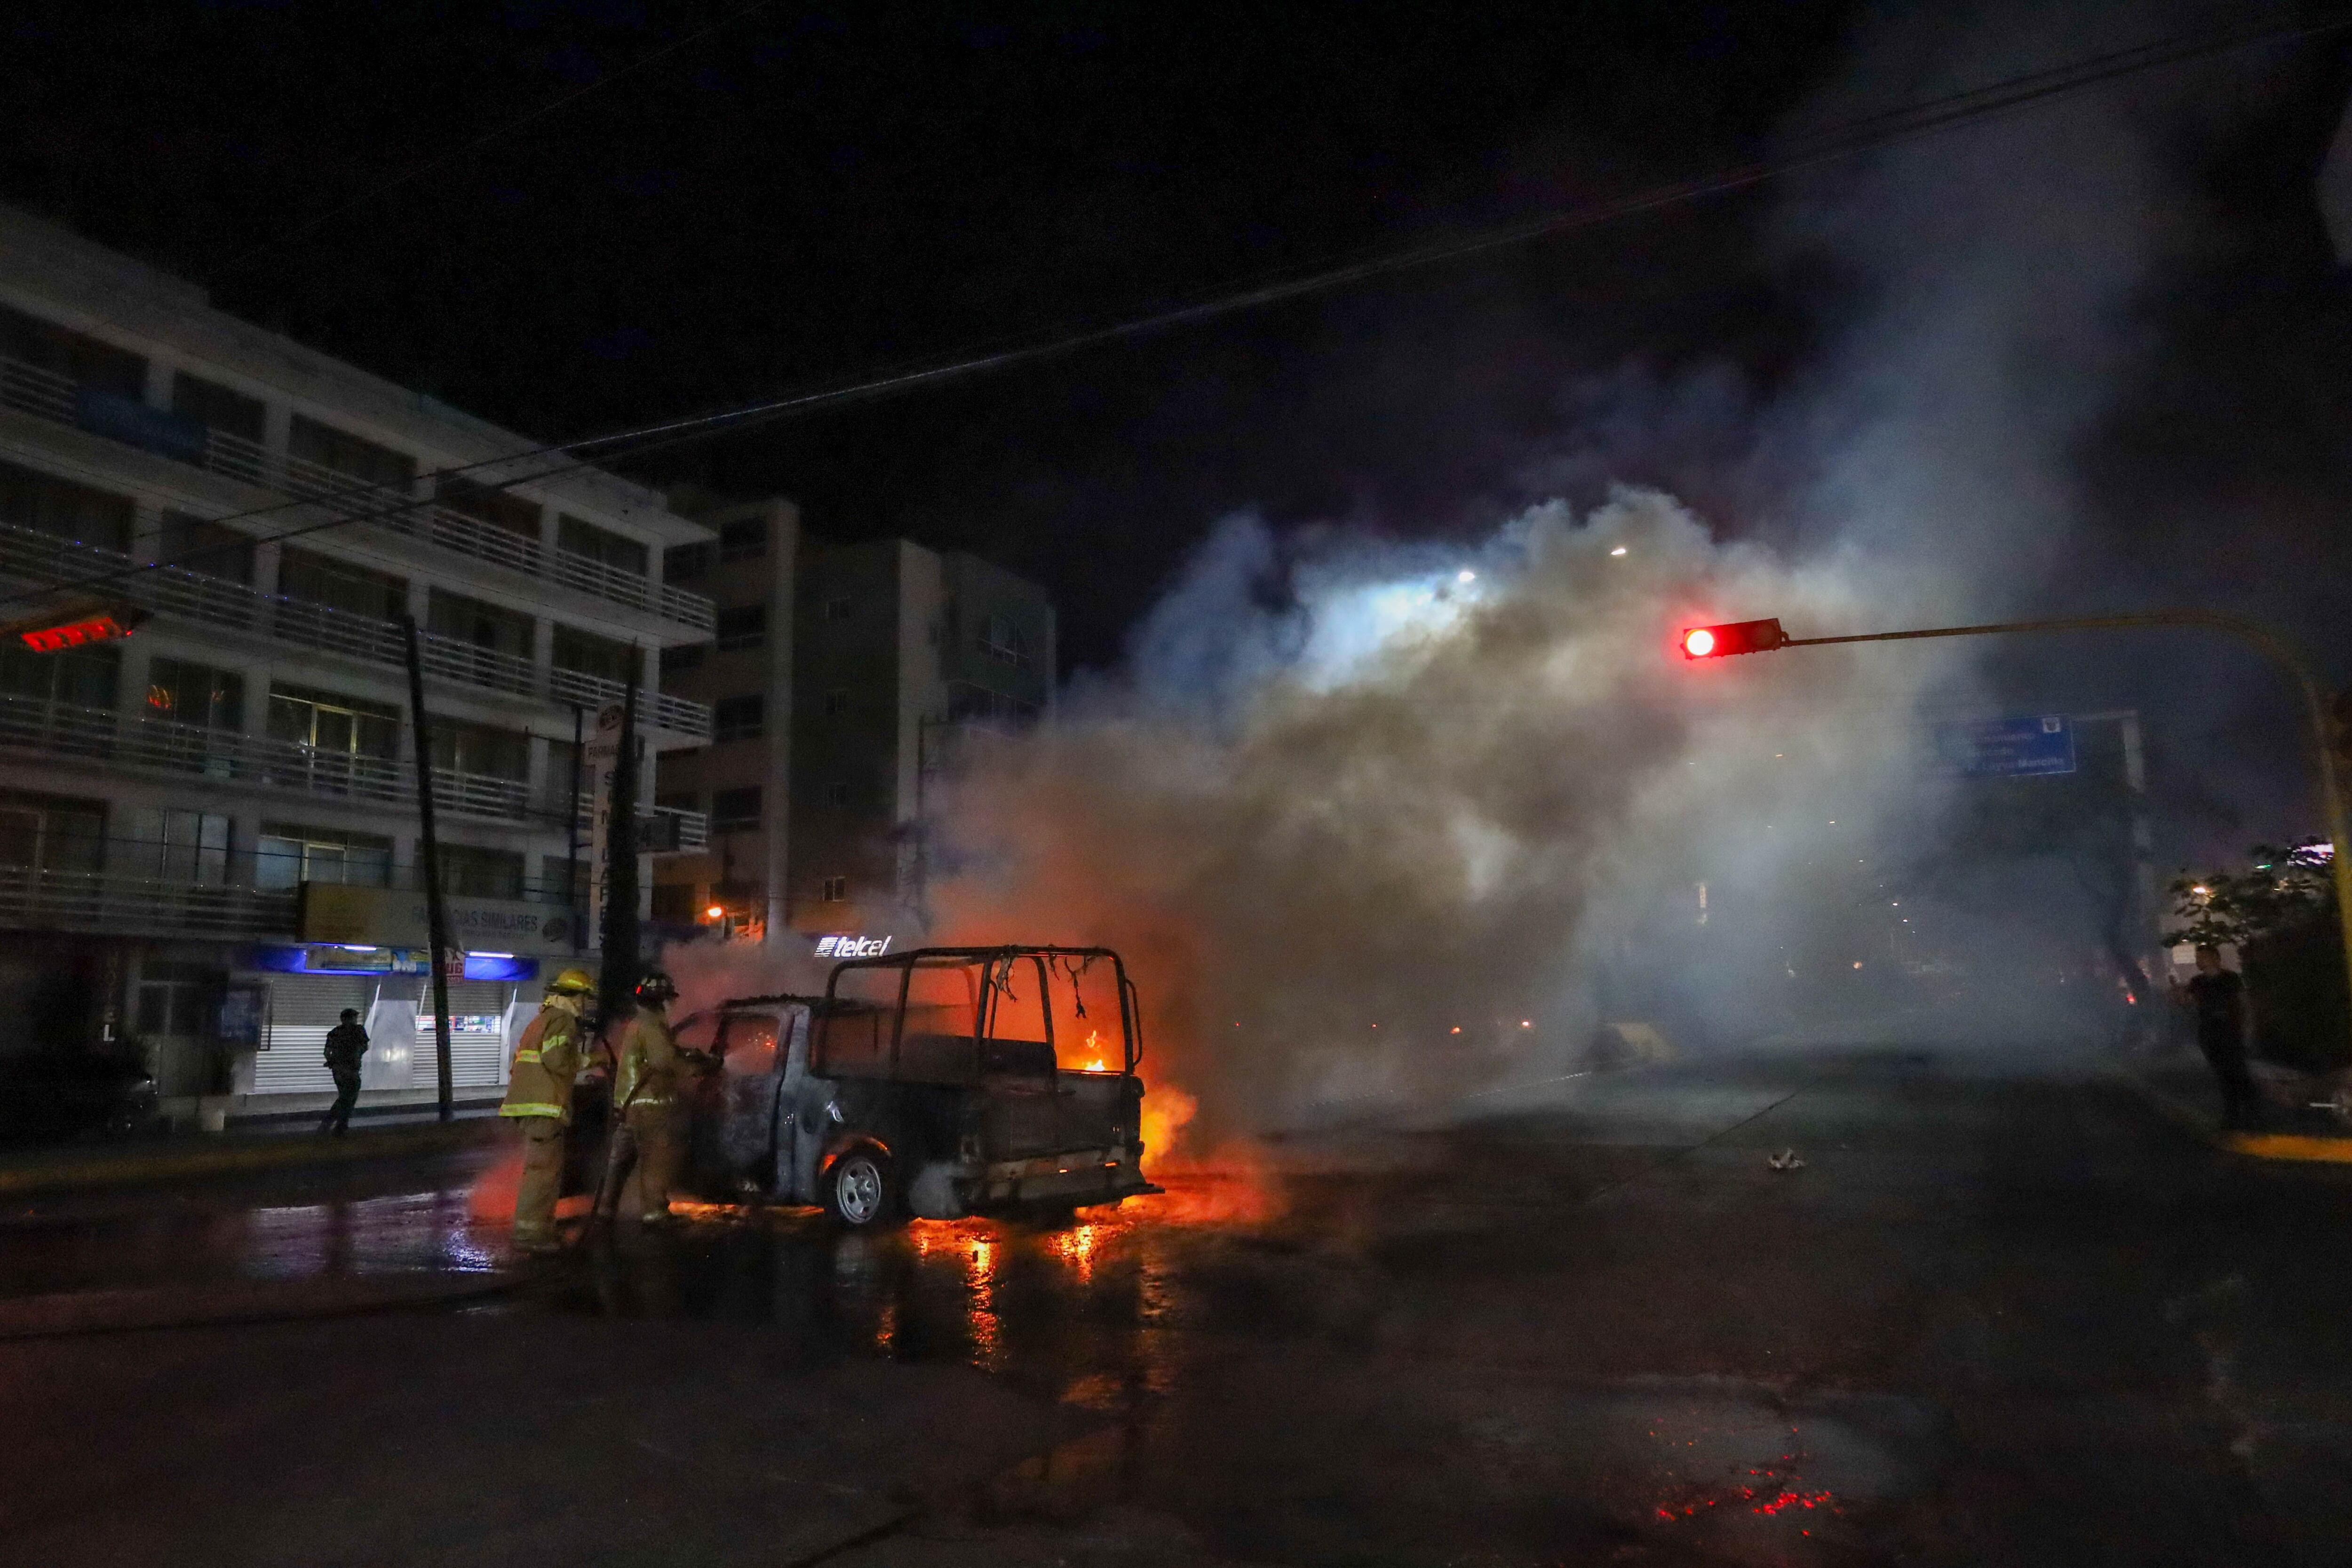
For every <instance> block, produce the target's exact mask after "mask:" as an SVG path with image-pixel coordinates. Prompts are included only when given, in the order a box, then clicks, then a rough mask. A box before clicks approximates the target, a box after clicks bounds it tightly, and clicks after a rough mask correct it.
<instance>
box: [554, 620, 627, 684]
mask: <svg viewBox="0 0 2352 1568" xmlns="http://www.w3.org/2000/svg"><path fill="white" fill-rule="evenodd" d="M629 656H630V648H629V645H628V644H626V643H625V642H614V640H613V639H612V638H611V637H598V636H596V635H595V634H594V633H593V632H583V631H581V630H579V629H577V628H576V627H572V626H561V625H559V626H557V627H556V628H555V668H558V669H570V670H576V671H578V672H579V673H580V674H582V675H594V676H600V677H602V678H603V679H606V680H617V681H622V682H626V681H627V679H629Z"/></svg>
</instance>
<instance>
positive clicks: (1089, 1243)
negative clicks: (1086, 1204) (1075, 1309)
mask: <svg viewBox="0 0 2352 1568" xmlns="http://www.w3.org/2000/svg"><path fill="white" fill-rule="evenodd" d="M1099 1239H1100V1238H1099V1237H1098V1236H1097V1226H1092V1225H1076V1226H1071V1227H1070V1228H1069V1229H1067V1230H1065V1231H1061V1232H1059V1233H1057V1234H1056V1235H1055V1237H1053V1238H1052V1240H1051V1241H1050V1242H1049V1243H1048V1245H1049V1246H1050V1247H1051V1248H1052V1250H1053V1254H1054V1256H1055V1258H1059V1259H1061V1260H1062V1261H1063V1262H1064V1263H1066V1264H1068V1265H1069V1266H1070V1271H1071V1272H1072V1273H1074V1274H1076V1276H1077V1277H1078V1283H1079V1284H1081V1285H1091V1284H1093V1283H1094V1282H1095V1249H1096V1247H1097V1245H1098V1244H1099Z"/></svg>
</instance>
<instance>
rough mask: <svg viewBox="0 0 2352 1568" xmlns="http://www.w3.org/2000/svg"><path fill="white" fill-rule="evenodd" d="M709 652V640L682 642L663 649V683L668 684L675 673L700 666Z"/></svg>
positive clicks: (678, 673)
mask: <svg viewBox="0 0 2352 1568" xmlns="http://www.w3.org/2000/svg"><path fill="white" fill-rule="evenodd" d="M709 652H710V645H709V643H707V642H690V643H680V644H679V645H678V646H677V647H666V648H664V649H662V656H661V668H662V682H663V684H664V685H667V684H668V681H669V678H670V677H671V676H673V675H684V674H685V673H686V672H687V671H688V670H689V669H698V668H701V666H702V660H703V658H704V657H705V656H706V655H708V654H709Z"/></svg>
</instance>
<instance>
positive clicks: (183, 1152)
mask: <svg viewBox="0 0 2352 1568" xmlns="http://www.w3.org/2000/svg"><path fill="white" fill-rule="evenodd" d="M499 1126H500V1123H499V1120H498V1118H497V1117H495V1116H488V1115H476V1116H468V1117H462V1118H460V1119H459V1120H457V1121H451V1122H447V1123H443V1122H440V1121H422V1122H415V1121H403V1122H400V1123H396V1124H394V1125H391V1126H386V1127H382V1128H362V1127H354V1129H353V1130H352V1131H351V1132H350V1133H348V1134H346V1135H345V1136H343V1137H341V1138H328V1137H321V1136H320V1135H319V1134H317V1133H315V1132H304V1133H299V1134H297V1133H293V1132H290V1131H284V1130H280V1131H267V1130H263V1129H257V1130H254V1131H244V1130H240V1131H235V1132H213V1133H190V1134H184V1135H181V1136H178V1137H158V1138H139V1139H130V1138H126V1139H121V1140H119V1141H115V1142H94V1143H69V1144H58V1145H51V1146H49V1147H47V1148H39V1149H24V1150H7V1151H0V1195H7V1196H16V1195H20V1194H27V1193H42V1192H57V1191H62V1190H68V1189H72V1188H77V1187H96V1186H120V1185H125V1184H135V1183H140V1182H164V1181H173V1180H178V1179H180V1178H184V1177H189V1176H214V1175H225V1174H231V1173H237V1172H242V1171H266V1170H281V1169H289V1168H292V1167H296V1166H301V1165H323V1164H341V1163H346V1162H350V1161H355V1160H378V1159H385V1158H392V1157H397V1156H400V1155H404V1154H423V1153H430V1152H435V1151H437V1150H442V1149H457V1148H463V1147H466V1146H467V1145H469V1144H474V1143H480V1142H487V1141H488V1140H490V1139H492V1138H495V1137H496V1136H497V1135H498V1132H499Z"/></svg>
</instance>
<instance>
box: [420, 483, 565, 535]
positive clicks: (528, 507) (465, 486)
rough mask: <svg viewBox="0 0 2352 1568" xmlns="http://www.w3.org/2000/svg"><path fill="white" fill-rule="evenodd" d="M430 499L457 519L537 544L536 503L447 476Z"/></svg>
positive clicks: (537, 522)
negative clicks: (470, 519) (485, 525)
mask: <svg viewBox="0 0 2352 1568" xmlns="http://www.w3.org/2000/svg"><path fill="white" fill-rule="evenodd" d="M433 499H434V500H436V501H437V502H439V503H440V504H441V505H442V506H445V507H446V508H448V509H449V510H451V511H454V512H456V513H457V515H458V516H460V517H470V518H472V519H473V520H474V521H476V522H487V523H488V524H489V525H490V526H491V527H492V528H497V529H503V530H504V531H507V532H509V533H511V534H513V535H514V536H515V537H517V538H518V539H528V540H531V541H533V542H536V541H537V540H538V538H539V503H538V502H537V501H535V500H524V499H523V498H522V497H520V496H519V495H516V494H515V493H514V492H513V491H511V490H502V489H499V488H498V487H497V486H495V485H485V484H478V483H476V482H475V481H474V480H472V479H464V478H460V477H458V476H456V475H446V476H444V477H443V478H441V479H437V480H436V481H435V483H434V486H433Z"/></svg>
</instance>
